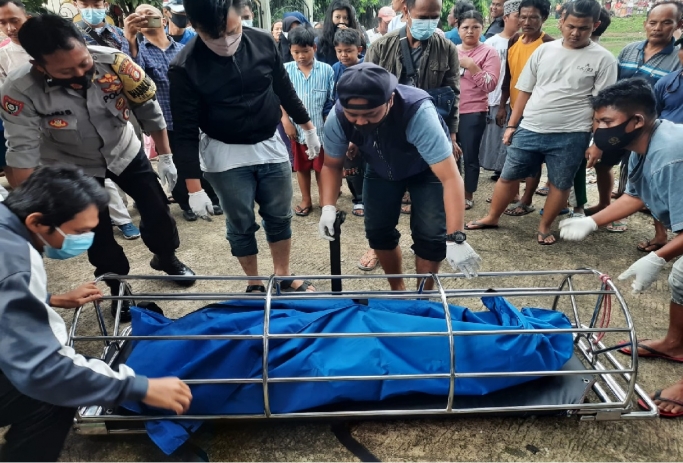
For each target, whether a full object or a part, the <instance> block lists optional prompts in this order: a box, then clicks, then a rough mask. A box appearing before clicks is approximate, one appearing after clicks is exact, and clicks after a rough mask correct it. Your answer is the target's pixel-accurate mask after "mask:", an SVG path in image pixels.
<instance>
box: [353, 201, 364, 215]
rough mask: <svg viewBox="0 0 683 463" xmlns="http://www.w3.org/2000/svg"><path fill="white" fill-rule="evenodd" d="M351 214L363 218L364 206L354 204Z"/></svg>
mask: <svg viewBox="0 0 683 463" xmlns="http://www.w3.org/2000/svg"><path fill="white" fill-rule="evenodd" d="M351 213H352V214H353V215H355V216H356V217H365V206H364V205H362V204H354V205H353V210H352V211H351Z"/></svg>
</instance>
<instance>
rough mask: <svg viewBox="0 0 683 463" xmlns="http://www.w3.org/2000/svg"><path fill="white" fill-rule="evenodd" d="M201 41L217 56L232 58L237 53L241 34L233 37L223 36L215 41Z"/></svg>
mask: <svg viewBox="0 0 683 463" xmlns="http://www.w3.org/2000/svg"><path fill="white" fill-rule="evenodd" d="M202 41H203V42H204V43H205V44H206V46H207V47H209V50H211V51H212V52H214V53H215V54H217V55H218V56H232V55H234V54H235V52H236V51H237V48H238V47H239V46H240V42H241V41H242V33H241V32H240V33H239V34H233V35H224V36H223V37H218V38H217V39H204V38H202Z"/></svg>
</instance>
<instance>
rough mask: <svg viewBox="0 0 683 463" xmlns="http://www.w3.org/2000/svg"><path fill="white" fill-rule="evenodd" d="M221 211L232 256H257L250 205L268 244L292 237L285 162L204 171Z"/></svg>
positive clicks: (288, 169) (288, 171)
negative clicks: (255, 210)
mask: <svg viewBox="0 0 683 463" xmlns="http://www.w3.org/2000/svg"><path fill="white" fill-rule="evenodd" d="M204 178H206V179H207V180H208V181H209V183H211V186H212V187H213V189H214V191H215V192H216V194H217V195H218V199H219V200H220V203H221V207H222V208H223V211H224V212H225V225H226V228H227V233H226V238H227V239H228V241H229V242H230V250H231V252H232V255H233V256H235V257H245V256H252V255H254V254H258V246H257V245H256V231H257V230H258V229H259V228H260V227H259V226H258V225H257V224H256V217H255V215H254V203H256V204H258V205H259V210H258V213H259V215H260V216H261V219H262V220H261V224H262V225H263V229H264V230H265V232H266V239H267V240H268V242H269V243H277V242H278V241H283V240H288V239H290V238H291V237H292V227H291V221H292V206H291V203H292V169H291V166H290V164H289V163H288V162H281V163H274V164H258V165H254V166H244V167H238V168H236V169H230V170H226V171H224V172H205V173H204Z"/></svg>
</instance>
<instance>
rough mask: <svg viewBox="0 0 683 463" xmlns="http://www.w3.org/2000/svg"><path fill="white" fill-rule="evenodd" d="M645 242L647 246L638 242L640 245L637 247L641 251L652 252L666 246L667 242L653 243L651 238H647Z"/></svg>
mask: <svg viewBox="0 0 683 463" xmlns="http://www.w3.org/2000/svg"><path fill="white" fill-rule="evenodd" d="M645 243H646V244H645V246H641V245H640V244H638V246H636V249H637V250H638V251H640V252H647V253H650V252H657V251H659V250H660V249H662V248H663V247H664V246H665V244H662V243H653V242H652V241H651V240H647V241H646V242H645Z"/></svg>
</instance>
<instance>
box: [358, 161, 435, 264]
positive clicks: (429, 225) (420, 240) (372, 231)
mask: <svg viewBox="0 0 683 463" xmlns="http://www.w3.org/2000/svg"><path fill="white" fill-rule="evenodd" d="M366 169H367V170H366V171H365V182H364V183H363V202H364V203H365V236H366V237H367V239H368V241H369V242H370V247H371V248H372V249H377V250H380V251H390V250H392V249H395V248H396V246H398V242H399V239H400V238H401V233H400V232H399V231H398V230H397V229H396V225H397V224H398V220H399V217H400V215H401V200H402V199H403V193H405V191H406V190H408V192H409V193H410V201H411V202H412V209H411V214H410V232H411V235H412V238H413V246H412V249H413V251H415V255H416V256H418V257H420V258H422V259H425V260H429V261H432V262H441V261H442V260H444V259H445V258H446V212H445V209H444V205H443V185H441V181H440V180H439V179H438V178H437V177H436V175H434V173H432V171H431V170H426V171H424V172H422V173H419V174H417V175H413V176H412V177H408V178H407V179H405V180H400V181H394V180H387V179H384V178H381V177H380V176H378V175H377V174H376V173H375V171H373V170H372V168H371V167H370V166H366Z"/></svg>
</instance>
